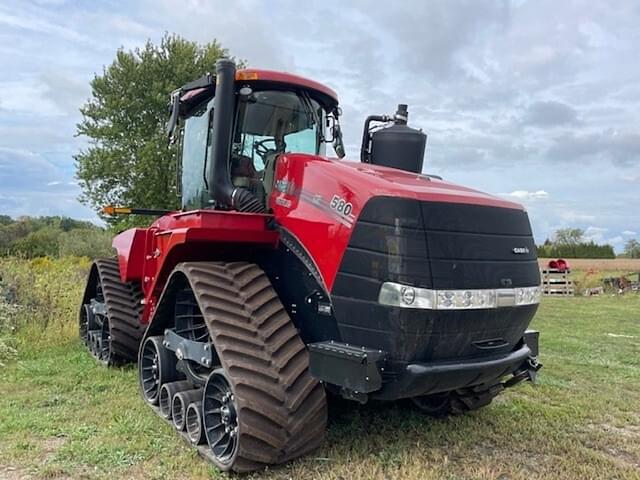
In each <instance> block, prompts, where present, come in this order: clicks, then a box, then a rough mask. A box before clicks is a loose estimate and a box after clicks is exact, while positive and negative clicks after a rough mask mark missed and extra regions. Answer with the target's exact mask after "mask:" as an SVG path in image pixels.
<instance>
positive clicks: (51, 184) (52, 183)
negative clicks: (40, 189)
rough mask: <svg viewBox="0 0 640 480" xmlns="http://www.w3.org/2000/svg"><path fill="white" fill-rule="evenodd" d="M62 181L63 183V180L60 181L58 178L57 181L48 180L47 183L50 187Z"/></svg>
mask: <svg viewBox="0 0 640 480" xmlns="http://www.w3.org/2000/svg"><path fill="white" fill-rule="evenodd" d="M61 183H62V182H60V181H58V180H55V181H53V182H47V185H48V186H49V187H52V186H54V185H60V184H61Z"/></svg>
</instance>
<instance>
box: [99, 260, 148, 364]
mask: <svg viewBox="0 0 640 480" xmlns="http://www.w3.org/2000/svg"><path fill="white" fill-rule="evenodd" d="M94 265H95V266H96V269H97V272H98V278H99V280H100V282H101V284H102V292H103V294H104V300H105V304H106V308H107V315H108V317H109V325H110V329H111V330H110V333H111V357H110V358H109V361H108V362H107V364H108V365H122V364H125V363H131V362H135V361H136V360H137V359H138V348H139V347H140V340H141V339H142V335H143V334H144V328H143V327H142V325H141V324H140V317H141V315H142V308H143V305H142V303H141V300H142V298H143V294H142V290H141V289H140V287H139V286H138V285H136V284H133V283H122V281H121V280H120V268H119V266H118V260H117V259H115V258H99V259H97V260H95V262H94Z"/></svg>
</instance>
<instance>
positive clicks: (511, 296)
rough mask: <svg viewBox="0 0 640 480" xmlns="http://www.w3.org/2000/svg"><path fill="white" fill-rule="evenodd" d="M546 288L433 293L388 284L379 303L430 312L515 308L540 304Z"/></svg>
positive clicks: (383, 288) (441, 291) (386, 283)
mask: <svg viewBox="0 0 640 480" xmlns="http://www.w3.org/2000/svg"><path fill="white" fill-rule="evenodd" d="M541 294H542V289H541V287H540V286H536V287H519V288H497V289H476V290H433V289H429V288H418V287H412V286H410V285H402V284H400V283H395V282H384V283H383V284H382V287H381V288H380V294H379V296H378V302H380V303H381V304H383V305H392V306H394V307H403V308H423V309H429V310H473V309H481V308H497V307H514V306H521V305H533V304H536V303H540V295H541Z"/></svg>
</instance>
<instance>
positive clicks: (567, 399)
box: [0, 263, 640, 480]
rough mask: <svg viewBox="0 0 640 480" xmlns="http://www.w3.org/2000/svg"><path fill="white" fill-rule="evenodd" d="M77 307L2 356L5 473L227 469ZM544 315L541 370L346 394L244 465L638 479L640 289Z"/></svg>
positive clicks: (146, 474)
mask: <svg viewBox="0 0 640 480" xmlns="http://www.w3.org/2000/svg"><path fill="white" fill-rule="evenodd" d="M1 268H2V264H1V263H0V269H1ZM5 274H6V272H5ZM74 288H76V289H77V291H76V292H75V293H76V294H77V295H79V292H80V290H81V286H80V287H74ZM72 297H73V295H70V297H69V298H70V299H71V298H72ZM69 301H71V300H69ZM61 308H62V307H61ZM70 310H71V306H70V305H69V306H68V308H66V307H65V308H62V310H61V312H69V311H70ZM66 314H67V315H68V316H69V317H68V318H63V319H58V320H56V321H50V325H49V327H48V329H47V332H49V331H50V332H52V333H51V334H47V335H40V336H38V333H37V330H35V329H34V322H33V319H31V320H32V321H31V322H27V321H26V320H25V325H24V328H21V329H19V330H18V333H17V334H16V337H15V345H16V347H17V350H18V354H17V358H12V359H9V360H7V361H6V362H5V363H6V366H5V367H0V478H9V479H12V478H22V476H26V477H27V478H29V476H33V477H34V478H109V479H114V478H226V477H227V476H226V475H224V474H220V473H218V472H216V471H215V470H214V469H213V468H212V467H209V466H208V465H207V464H206V463H205V462H204V461H203V460H201V459H200V458H199V457H198V456H197V455H196V454H195V453H194V451H193V450H192V449H191V448H189V447H188V446H187V445H186V444H185V443H184V442H183V441H182V440H180V439H178V437H177V435H176V434H174V433H173V432H172V430H171V428H170V427H169V426H168V425H166V424H165V423H164V422H162V421H161V420H160V419H159V418H157V417H156V415H155V414H154V413H152V412H151V410H150V409H149V408H148V407H146V406H145V404H144V403H143V401H142V399H141V397H140V394H139V392H138V386H137V379H136V370H135V369H134V368H125V369H116V370H107V369H105V368H103V367H101V366H99V365H98V364H97V363H96V362H95V361H94V360H93V359H92V358H91V357H89V355H88V354H86V353H85V352H84V351H83V349H82V348H81V347H80V345H79V343H78V342H77V341H76V340H75V339H74V338H73V330H74V328H75V327H73V325H74V324H75V318H74V317H72V316H71V314H70V313H66ZM36 325H37V323H36ZM65 325H66V326H67V327H64V326H65ZM533 327H534V328H537V329H539V330H541V332H542V334H541V350H542V355H541V361H542V363H543V364H544V368H543V370H542V371H541V372H540V377H539V382H538V384H536V385H531V384H526V385H520V386H518V387H516V388H513V389H511V390H509V391H507V392H505V393H504V394H503V395H501V396H499V397H498V398H497V399H496V400H495V401H494V403H493V404H492V405H490V406H489V407H487V408H484V409H482V410H480V411H478V412H474V413H471V414H469V415H465V416H462V417H453V418H448V419H444V420H434V419H431V418H429V417H425V416H423V415H421V414H419V413H417V412H415V411H413V410H412V409H411V408H409V407H408V406H407V405H406V404H403V403H398V404H369V405H365V406H358V405H356V404H353V403H349V402H336V403H333V404H332V405H331V408H330V425H329V429H328V433H327V439H326V441H325V443H324V446H323V447H322V448H321V449H320V450H318V451H317V452H314V453H313V454H311V455H309V456H307V457H305V458H303V459H301V460H298V461H296V462H293V463H291V464H288V465H285V466H282V467H276V468H272V469H270V470H268V471H266V472H260V473H257V474H254V475H253V476H249V477H246V478H269V479H316V478H323V479H336V480H337V479H343V480H347V479H351V478H379V479H391V478H398V479H400V478H402V479H405V478H406V479H415V480H417V479H430V478H434V479H436V478H438V479H439V478H445V479H446V478H450V479H459V478H493V479H500V480H506V479H536V478H576V479H591V478H594V479H595V478H603V479H605V478H606V479H610V478H638V479H640V296H637V295H635V296H632V295H628V296H624V297H609V296H601V297H591V298H580V297H577V298H551V299H547V298H545V299H544V302H543V304H542V306H541V308H540V311H539V313H538V315H537V317H536V319H535V321H534V323H533ZM27 335H28V336H33V337H34V338H35V340H36V341H35V346H34V347H29V343H28V342H27V341H26V340H27V337H26V336H27Z"/></svg>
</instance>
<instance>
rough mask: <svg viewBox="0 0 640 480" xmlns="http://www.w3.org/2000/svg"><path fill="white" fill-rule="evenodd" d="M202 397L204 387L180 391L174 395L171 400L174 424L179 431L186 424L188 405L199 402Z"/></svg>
mask: <svg viewBox="0 0 640 480" xmlns="http://www.w3.org/2000/svg"><path fill="white" fill-rule="evenodd" d="M201 398H202V389H200V388H197V389H194V390H185V391H184V392H178V393H176V394H175V395H174V396H173V400H172V401H171V418H172V420H173V426H174V427H175V428H176V430H178V431H179V432H181V431H183V430H184V429H185V426H186V419H187V407H188V406H189V404H191V403H193V402H197V401H198V400H200V399H201Z"/></svg>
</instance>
